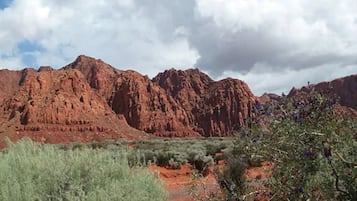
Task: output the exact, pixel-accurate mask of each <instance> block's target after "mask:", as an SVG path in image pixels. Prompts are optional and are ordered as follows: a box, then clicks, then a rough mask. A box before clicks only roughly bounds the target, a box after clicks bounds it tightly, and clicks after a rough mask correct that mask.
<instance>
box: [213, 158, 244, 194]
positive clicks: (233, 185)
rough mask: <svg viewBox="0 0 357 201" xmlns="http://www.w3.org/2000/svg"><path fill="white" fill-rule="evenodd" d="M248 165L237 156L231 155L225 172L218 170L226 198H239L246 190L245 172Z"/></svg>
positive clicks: (219, 180)
mask: <svg viewBox="0 0 357 201" xmlns="http://www.w3.org/2000/svg"><path fill="white" fill-rule="evenodd" d="M246 168H247V165H246V164H245V163H244V162H243V161H241V160H240V158H237V157H229V158H227V160H226V166H225V167H224V169H223V172H219V171H216V174H217V175H218V177H217V179H218V182H219V184H220V186H221V188H222V189H223V191H224V195H225V197H226V200H239V199H240V197H241V196H242V195H243V194H244V192H245V190H246V181H245V178H244V172H245V169H246Z"/></svg>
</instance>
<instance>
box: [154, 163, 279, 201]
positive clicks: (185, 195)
mask: <svg viewBox="0 0 357 201" xmlns="http://www.w3.org/2000/svg"><path fill="white" fill-rule="evenodd" d="M272 167H273V165H272V163H271V162H264V163H262V166H260V167H249V168H247V170H246V172H245V176H246V179H247V181H248V182H249V189H248V190H249V192H255V191H257V192H258V191H260V190H263V191H268V189H267V188H266V187H265V186H264V181H265V180H266V178H267V177H268V176H269V175H270V174H271V171H272ZM218 168H219V170H220V171H222V170H223V168H224V162H223V161H220V162H219V163H218ZM149 169H150V171H151V172H153V173H154V174H155V175H156V176H157V177H158V178H160V179H161V180H162V181H163V183H164V186H165V188H166V189H167V191H168V193H169V201H193V200H194V198H195V197H196V198H197V197H200V198H204V197H205V196H209V195H212V194H214V195H216V196H219V195H220V193H221V190H220V186H219V183H218V181H217V179H216V177H215V174H214V171H213V167H211V168H209V171H208V174H206V176H205V177H194V176H193V170H192V167H191V166H190V165H184V166H182V167H181V169H168V168H165V167H160V166H156V165H152V166H150V167H149ZM194 192H195V193H194ZM247 200H259V201H264V200H269V199H268V198H267V196H266V194H265V193H263V192H262V193H253V194H252V195H249V199H247Z"/></svg>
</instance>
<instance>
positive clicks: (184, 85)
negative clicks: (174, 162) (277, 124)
mask: <svg viewBox="0 0 357 201" xmlns="http://www.w3.org/2000/svg"><path fill="white" fill-rule="evenodd" d="M69 68H72V69H77V70H79V71H81V72H82V73H83V74H84V75H85V77H86V79H87V81H88V83H90V85H91V87H92V88H93V89H95V90H96V91H98V92H99V93H100V94H101V95H103V96H104V98H106V101H107V103H108V105H109V106H110V107H111V108H112V110H113V111H114V112H115V113H117V114H122V115H124V117H125V118H126V120H127V122H128V124H129V125H130V126H132V127H134V128H137V129H139V130H143V131H145V132H147V133H153V134H154V135H156V136H167V137H171V136H176V137H184V136H226V135H231V134H232V133H233V131H234V130H235V129H238V128H239V127H241V126H242V125H243V124H244V123H243V119H244V118H247V117H248V116H249V110H248V108H249V104H254V103H255V97H254V96H253V94H252V93H251V91H250V90H249V88H248V86H247V85H246V84H245V83H243V82H242V81H239V80H234V79H227V80H222V81H218V82H215V81H213V80H212V79H211V78H209V77H208V76H207V75H206V74H204V73H202V72H200V71H199V70H197V69H190V70H186V71H181V70H175V69H171V70H168V71H165V72H163V73H160V74H158V75H157V76H156V77H155V78H154V79H153V80H150V79H149V78H148V77H146V76H143V75H141V74H139V73H137V72H135V71H120V70H116V69H114V68H112V67H111V66H109V65H108V64H105V63H104V62H102V61H100V60H95V59H93V58H90V57H86V56H80V57H78V58H77V60H76V61H75V62H74V63H72V64H70V65H68V66H67V67H65V68H64V69H69ZM98 83H99V84H98ZM100 83H102V84H100ZM105 90H107V91H105Z"/></svg>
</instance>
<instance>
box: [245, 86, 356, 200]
mask: <svg viewBox="0 0 357 201" xmlns="http://www.w3.org/2000/svg"><path fill="white" fill-rule="evenodd" d="M285 101H286V102H285V104H284V105H283V106H282V107H280V109H279V110H276V111H275V114H274V113H273V114H271V115H272V120H271V124H270V127H269V132H268V133H263V134H262V135H261V136H262V137H261V138H259V140H258V141H255V142H254V143H253V142H252V141H250V140H246V141H244V142H245V143H246V144H244V145H243V146H245V147H249V148H248V151H247V153H248V154H250V155H252V154H255V155H261V156H263V158H267V159H270V160H271V161H273V162H274V164H275V168H274V171H273V175H272V176H271V177H270V178H269V182H270V186H269V188H270V190H271V191H272V193H273V196H274V197H275V198H276V199H281V200H309V199H310V200H311V199H312V200H357V196H356V192H357V171H356V166H357V154H356V153H357V152H356V149H357V142H356V138H355V133H356V132H357V121H356V119H352V118H346V117H339V116H338V115H336V114H335V111H334V103H335V100H331V99H329V98H327V97H324V96H321V95H320V94H317V93H316V92H314V91H313V92H312V93H311V94H310V95H309V98H308V99H307V100H289V99H286V100H285ZM270 111H272V110H270ZM254 134H257V132H256V131H254V130H249V135H254ZM254 147H255V148H254ZM239 151H241V150H239Z"/></svg>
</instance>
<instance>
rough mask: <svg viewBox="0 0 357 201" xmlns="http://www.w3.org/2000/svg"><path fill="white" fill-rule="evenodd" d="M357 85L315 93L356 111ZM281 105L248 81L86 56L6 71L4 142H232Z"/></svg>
mask: <svg viewBox="0 0 357 201" xmlns="http://www.w3.org/2000/svg"><path fill="white" fill-rule="evenodd" d="M356 79H357V75H353V76H349V77H346V78H342V79H338V80H334V81H332V82H329V83H320V84H317V85H314V87H315V88H316V89H317V90H320V91H322V92H325V91H326V90H329V92H328V93H332V92H333V93H336V94H337V95H338V96H339V97H340V101H341V104H342V105H344V106H348V107H351V108H355V109H356V107H357V105H356V104H357V101H356V95H357V93H355V92H356V88H357V87H356V83H357V82H356ZM310 88H311V86H309V87H305V88H303V89H301V90H292V92H291V93H290V94H289V96H290V97H292V96H294V95H295V94H300V93H303V92H304V91H305V90H307V91H308V90H310ZM304 93H305V92H304ZM279 99H280V97H279V96H277V95H272V94H266V95H265V96H263V97H260V98H256V97H254V96H253V94H252V92H251V91H250V89H249V87H248V86H247V84H245V83H244V82H243V81H240V80H237V79H231V78H228V79H224V80H220V81H214V80H212V79H211V78H210V77H208V76H207V75H206V74H204V73H202V72H200V71H199V70H198V69H190V70H184V71H182V70H175V69H170V70H167V71H165V72H163V73H160V74H158V75H157V76H156V77H155V78H153V79H152V80H151V79H149V78H148V77H147V76H143V75H141V74H139V73H137V72H135V71H121V70H117V69H115V68H113V67H112V66H110V65H109V64H106V63H104V62H103V61H101V60H97V59H94V58H91V57H87V56H83V55H82V56H79V57H78V58H77V59H76V60H75V61H74V62H73V63H71V64H69V65H67V66H66V67H64V68H62V69H60V70H54V69H52V68H51V67H48V66H44V67H40V68H39V70H38V71H36V70H34V69H31V68H28V69H24V70H22V71H9V70H0V111H1V112H0V123H1V124H0V135H1V137H2V138H3V137H4V136H8V137H10V138H11V139H18V138H21V137H23V136H29V137H31V138H33V139H35V140H38V141H43V142H49V143H64V142H72V141H84V142H90V141H95V140H105V139H118V138H131V139H133V138H135V139H137V138H142V137H148V136H166V137H186V136H228V135H232V134H233V132H234V131H235V130H237V129H239V128H241V127H242V126H244V125H245V124H246V122H245V119H247V118H250V117H254V115H255V114H254V113H253V112H252V111H251V109H252V107H254V106H255V105H256V104H257V103H258V102H264V101H277V102H278V101H279ZM146 133H151V135H148V134H146Z"/></svg>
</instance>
